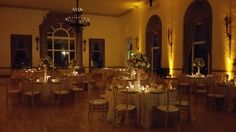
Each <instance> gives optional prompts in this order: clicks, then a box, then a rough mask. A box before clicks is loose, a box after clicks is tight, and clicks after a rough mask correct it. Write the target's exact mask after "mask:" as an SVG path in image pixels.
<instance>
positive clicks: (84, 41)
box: [83, 39, 87, 52]
mask: <svg viewBox="0 0 236 132" xmlns="http://www.w3.org/2000/svg"><path fill="white" fill-rule="evenodd" d="M86 43H87V41H86V39H84V40H83V44H84V47H83V51H84V52H85V51H86Z"/></svg>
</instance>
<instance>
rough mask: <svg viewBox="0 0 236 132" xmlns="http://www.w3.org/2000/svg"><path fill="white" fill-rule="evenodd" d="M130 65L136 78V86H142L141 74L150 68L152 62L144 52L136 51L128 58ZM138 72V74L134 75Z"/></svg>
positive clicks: (132, 75) (133, 77)
mask: <svg viewBox="0 0 236 132" xmlns="http://www.w3.org/2000/svg"><path fill="white" fill-rule="evenodd" d="M127 63H128V67H129V68H131V69H132V71H131V73H132V74H131V78H132V79H136V82H135V87H136V88H138V87H140V80H141V79H142V78H141V75H142V73H143V72H144V71H146V70H148V69H149V67H150V63H149V62H148V59H147V57H146V56H145V55H144V54H142V53H134V54H132V56H131V58H130V59H129V60H127ZM134 74H136V76H134Z"/></svg>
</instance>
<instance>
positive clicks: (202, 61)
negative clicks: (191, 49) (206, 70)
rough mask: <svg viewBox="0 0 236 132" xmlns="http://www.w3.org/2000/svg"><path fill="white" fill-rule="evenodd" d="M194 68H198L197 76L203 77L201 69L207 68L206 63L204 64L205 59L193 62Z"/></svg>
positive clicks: (197, 59)
mask: <svg viewBox="0 0 236 132" xmlns="http://www.w3.org/2000/svg"><path fill="white" fill-rule="evenodd" d="M193 66H194V67H197V73H196V75H197V76H201V75H202V74H201V71H200V70H201V68H202V67H204V66H205V62H204V59H203V58H196V59H195V60H194V62H193Z"/></svg>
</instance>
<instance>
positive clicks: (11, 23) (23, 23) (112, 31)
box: [0, 7, 123, 68]
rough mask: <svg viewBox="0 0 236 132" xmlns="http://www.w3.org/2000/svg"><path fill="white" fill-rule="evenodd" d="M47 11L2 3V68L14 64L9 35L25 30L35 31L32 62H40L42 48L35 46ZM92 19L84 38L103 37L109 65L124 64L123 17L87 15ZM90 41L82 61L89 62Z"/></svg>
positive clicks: (86, 64) (85, 63) (0, 51)
mask: <svg viewBox="0 0 236 132" xmlns="http://www.w3.org/2000/svg"><path fill="white" fill-rule="evenodd" d="M47 12H48V11H45V10H31V9H20V8H8V7H0V17H1V21H0V28H1V30H0V36H1V42H0V45H1V48H0V60H1V63H0V68H9V67H10V66H11V56H10V44H11V42H10V35H11V34H25V35H32V50H33V51H32V54H33V55H32V57H33V66H34V67H35V66H38V63H39V59H40V57H39V51H40V50H36V41H35V38H36V37H38V36H39V25H40V24H41V23H42V21H43V17H44V16H45V15H46V14H47ZM87 17H88V18H90V20H91V26H90V27H86V28H85V29H84V35H83V38H84V39H87V40H88V38H104V39H105V45H106V48H105V53H106V57H105V59H106V61H105V62H106V64H105V65H106V66H122V65H123V54H122V53H123V52H122V50H121V48H117V47H122V46H123V45H121V41H120V40H121V38H120V37H121V36H120V34H121V33H120V19H119V18H118V17H109V16H96V15H87ZM88 48H89V47H88V43H87V49H86V51H85V52H83V56H84V57H83V59H84V60H83V64H84V65H85V66H88V51H89V50H88Z"/></svg>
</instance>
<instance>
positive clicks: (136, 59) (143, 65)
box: [127, 53, 150, 70]
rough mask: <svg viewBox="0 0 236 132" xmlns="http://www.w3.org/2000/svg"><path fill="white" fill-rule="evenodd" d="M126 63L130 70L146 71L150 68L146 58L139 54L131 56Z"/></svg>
mask: <svg viewBox="0 0 236 132" xmlns="http://www.w3.org/2000/svg"><path fill="white" fill-rule="evenodd" d="M127 63H128V66H129V67H130V68H135V69H143V70H146V69H148V68H149V67H150V64H149V62H148V59H147V57H146V56H145V55H143V54H141V53H136V54H133V55H132V56H131V58H130V59H129V60H127Z"/></svg>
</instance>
